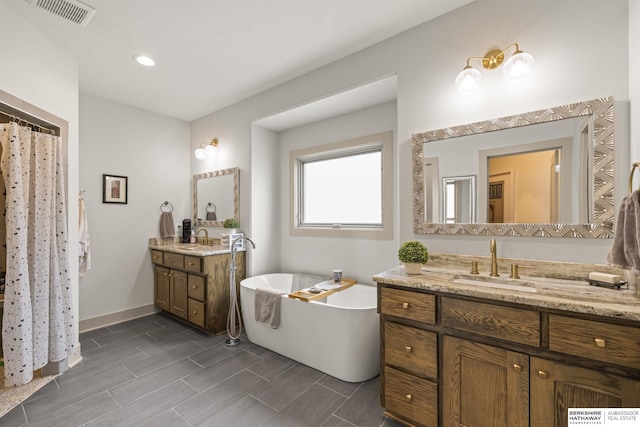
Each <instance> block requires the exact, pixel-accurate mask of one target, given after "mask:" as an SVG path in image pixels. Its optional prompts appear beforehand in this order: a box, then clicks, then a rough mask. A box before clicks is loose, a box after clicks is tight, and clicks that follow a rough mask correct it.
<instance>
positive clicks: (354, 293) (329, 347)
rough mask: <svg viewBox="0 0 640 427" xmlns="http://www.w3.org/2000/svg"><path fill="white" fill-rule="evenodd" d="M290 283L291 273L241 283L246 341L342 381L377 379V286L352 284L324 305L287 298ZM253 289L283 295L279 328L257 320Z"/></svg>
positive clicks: (292, 280) (321, 301)
mask: <svg viewBox="0 0 640 427" xmlns="http://www.w3.org/2000/svg"><path fill="white" fill-rule="evenodd" d="M321 281H323V279H319V280H317V282H316V283H318V282H321ZM293 282H294V275H293V274H286V273H276V274H264V275H261V276H254V277H250V278H247V279H244V280H243V281H242V282H241V283H240V304H241V306H242V319H243V323H244V326H245V330H246V332H247V336H248V338H249V341H251V342H252V343H254V344H257V345H259V346H261V347H265V348H268V349H269V350H272V351H275V352H276V353H279V354H281V355H283V356H286V357H288V358H290V359H293V360H295V361H297V362H300V363H303V364H305V365H307V366H310V367H312V368H315V369H317V370H319V371H322V372H324V373H326V374H329V375H331V376H332V377H335V378H338V379H341V380H343V381H348V382H361V381H366V380H369V379H371V378H374V377H375V376H377V375H378V373H379V372H380V347H379V345H380V326H379V315H378V313H377V308H376V307H377V293H376V292H377V291H376V287H375V286H368V285H362V284H355V285H353V286H352V287H350V288H348V289H345V290H344V291H341V292H336V293H334V294H332V295H330V296H329V297H327V298H326V299H325V300H320V301H310V302H305V301H301V300H297V299H291V298H289V297H288V294H289V292H290V291H291V290H292V284H293ZM311 284H313V283H310V284H309V285H308V286H311ZM308 286H304V287H308ZM256 288H271V289H278V290H280V291H282V292H283V293H284V295H283V296H282V299H281V306H280V325H279V326H278V328H276V329H273V328H270V327H268V326H266V325H263V324H261V323H257V322H256V321H255V313H254V301H255V299H254V297H255V289H256Z"/></svg>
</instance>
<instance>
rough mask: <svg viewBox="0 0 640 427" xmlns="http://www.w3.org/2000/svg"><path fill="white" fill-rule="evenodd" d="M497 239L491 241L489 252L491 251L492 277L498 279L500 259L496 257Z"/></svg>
mask: <svg viewBox="0 0 640 427" xmlns="http://www.w3.org/2000/svg"><path fill="white" fill-rule="evenodd" d="M496 249H497V248H496V239H491V244H490V245H489V250H490V251H491V274H489V276H491V277H498V276H500V274H498V258H497V255H496Z"/></svg>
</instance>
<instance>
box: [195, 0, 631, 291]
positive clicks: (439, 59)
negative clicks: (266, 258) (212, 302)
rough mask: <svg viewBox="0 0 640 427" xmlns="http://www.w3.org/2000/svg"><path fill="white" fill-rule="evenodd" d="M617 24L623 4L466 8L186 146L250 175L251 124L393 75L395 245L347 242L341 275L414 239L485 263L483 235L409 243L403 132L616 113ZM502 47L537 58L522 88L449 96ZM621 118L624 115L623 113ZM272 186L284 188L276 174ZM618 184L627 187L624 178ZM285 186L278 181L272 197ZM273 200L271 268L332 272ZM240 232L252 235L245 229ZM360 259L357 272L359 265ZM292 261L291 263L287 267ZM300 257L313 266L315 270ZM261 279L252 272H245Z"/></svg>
mask: <svg viewBox="0 0 640 427" xmlns="http://www.w3.org/2000/svg"><path fill="white" fill-rule="evenodd" d="M567 22H579V23H580V25H581V28H583V30H579V29H576V28H575V26H573V25H567ZM491 23H494V24H491ZM627 25H628V4H627V1H624V0H614V1H611V2H606V4H605V3H603V2H600V1H597V0H587V1H584V0H565V1H562V2H554V1H551V0H545V1H536V2H531V1H528V0H515V1H513V0H512V1H507V0H476V1H475V2H473V3H471V4H469V5H467V6H464V7H462V8H460V9H457V10H455V11H453V12H451V13H449V14H447V15H445V16H442V17H440V18H437V19H435V20H433V21H430V22H427V23H425V24H423V25H421V26H418V27H416V28H414V29H411V30H409V31H407V32H405V33H403V34H400V35H398V36H396V37H393V38H391V39H388V40H385V41H384V42H381V43H379V44H377V45H375V46H373V47H371V48H368V49H365V50H363V51H361V52H359V53H357V54H354V55H351V56H349V57H347V58H344V59H343V60H340V61H337V62H335V63H333V64H330V65H328V66H325V67H322V68H320V69H318V70H316V71H314V72H311V73H309V74H306V75H304V76H302V77H300V78H297V79H294V80H291V81H289V82H287V83H285V84H282V85H280V86H278V87H276V88H274V89H271V90H268V91H266V92H264V93H262V94H260V95H257V96H254V97H252V98H249V99H247V100H244V101H242V102H239V103H237V104H235V105H232V106H230V107H228V108H225V109H223V110H220V111H217V112H215V113H212V114H210V115H208V116H206V117H203V118H201V119H199V120H196V121H195V122H194V125H193V127H192V137H193V139H192V146H193V148H195V143H196V141H197V139H196V138H197V137H198V134H200V133H203V134H206V133H207V132H208V133H211V132H214V131H215V132H218V133H223V134H226V135H228V136H229V138H230V139H232V140H233V141H234V144H235V145H234V147H235V148H236V149H237V150H238V152H240V153H242V156H241V157H239V158H238V160H239V162H240V163H239V165H240V167H242V168H243V169H246V170H247V172H246V173H251V171H252V169H253V167H252V164H251V162H250V161H249V159H251V157H252V156H251V150H252V149H253V147H254V145H255V143H256V142H257V141H253V140H252V138H253V136H252V133H251V126H250V123H251V122H252V121H255V120H258V119H260V118H263V117H267V116H269V115H272V114H275V113H279V112H282V111H286V110H287V109H289V108H293V107H297V106H299V105H303V104H304V103H305V102H309V101H311V100H315V99H320V98H322V97H324V96H328V95H331V94H334V93H337V92H340V91H344V90H347V89H349V88H352V87H355V86H358V85H361V84H364V83H367V82H370V81H372V80H375V79H378V78H381V77H384V76H389V75H392V74H397V76H398V94H397V112H396V118H395V122H396V123H395V126H396V132H395V143H396V147H395V150H394V152H395V154H397V159H396V162H397V163H396V166H397V168H396V170H395V171H394V175H395V180H396V185H395V187H394V188H395V190H396V191H397V194H395V195H394V196H395V197H396V200H397V202H398V204H397V207H398V215H396V218H395V225H394V230H395V232H394V239H393V241H392V242H391V244H389V242H385V241H369V240H357V239H355V240H350V241H349V242H342V243H344V245H345V247H349V248H350V249H351V250H350V251H345V252H344V253H343V252H339V253H340V254H342V255H343V256H342V257H341V261H342V263H343V265H342V268H343V269H345V271H349V270H350V271H353V275H354V276H356V277H358V278H359V279H362V280H363V281H364V280H366V279H367V278H370V277H371V275H373V274H375V273H377V272H379V271H381V270H384V269H386V268H388V267H390V266H393V265H397V263H398V262H397V260H396V259H395V253H394V252H395V251H394V250H392V248H397V246H398V245H399V244H400V243H401V242H402V241H405V240H409V239H413V238H418V239H419V240H422V241H424V243H425V244H426V245H427V247H428V248H429V249H430V250H431V251H435V252H448V253H460V254H472V255H473V254H480V255H486V254H488V252H489V248H488V246H489V244H488V239H486V238H480V237H462V236H431V235H428V236H425V235H417V236H416V235H414V234H413V230H412V205H411V195H412V188H411V149H410V148H411V135H412V134H413V133H416V132H422V131H426V130H430V129H437V128H441V127H446V126H452V125H456V124H463V123H470V122H474V121H480V120H486V119H490V118H493V117H500V116H504V115H508V114H511V113H521V112H526V111H532V110H535V109H541V108H545V107H551V106H556V105H562V104H565V103H571V102H576V101H581V100H587V99H592V98H598V97H606V96H613V97H614V98H615V99H616V100H617V101H618V105H619V106H622V107H624V106H625V105H626V104H627V103H628V101H629V73H628V63H629V58H628V45H629V39H628V32H627ZM587 35H588V36H587ZM512 42H517V43H519V44H520V47H521V48H522V49H523V50H525V51H528V52H531V53H532V54H533V55H534V56H535V58H536V67H535V71H534V73H533V74H532V75H531V76H530V78H529V79H528V80H526V81H525V82H524V83H523V84H517V83H513V82H506V81H504V79H503V78H502V75H501V72H500V70H498V71H494V72H492V73H488V72H487V73H484V75H483V79H484V80H483V84H482V86H481V88H480V90H478V91H476V92H473V93H471V94H459V93H457V92H456V90H455V88H454V84H453V81H454V79H455V77H456V75H457V73H458V72H459V71H460V70H461V69H462V68H463V67H464V65H465V61H466V59H467V57H469V56H481V55H483V54H484V53H485V52H486V51H487V50H489V49H490V48H495V47H502V48H504V47H506V46H507V45H509V44H510V43H512ZM600 55H605V56H606V58H607V61H595V60H594V57H599V56H600ZM623 109H624V108H623ZM621 117H622V118H624V114H622V115H621ZM621 123H622V124H623V126H622V128H619V129H617V130H618V131H619V132H618V136H619V138H618V140H617V144H618V145H617V148H619V154H622V155H623V156H619V158H618V160H619V163H620V164H621V165H622V166H620V168H619V169H620V170H622V171H625V170H626V171H628V170H629V169H628V160H622V159H624V158H625V157H626V155H625V154H626V153H627V152H628V147H629V137H628V132H627V131H626V129H625V127H626V128H628V120H627V121H625V120H621ZM375 128H376V126H375V125H370V127H369V128H367V127H366V126H365V127H364V128H362V129H360V131H361V132H362V134H367V133H372V132H374V131H376V129H375ZM332 129H333V128H332V126H330V125H327V126H326V127H325V129H324V130H322V129H317V130H316V131H315V133H316V134H318V135H321V134H322V133H325V134H326V135H327V140H326V141H323V142H331V141H332V139H331V138H330V137H329V135H331V131H332ZM318 143H321V141H318ZM283 147H284V146H283ZM282 149H285V148H282ZM245 156H246V157H245ZM283 159H284V156H281V162H283V161H285V160H283ZM621 160H622V161H621ZM625 163H626V164H625ZM279 167H280V168H281V170H285V169H287V167H288V165H286V164H280V166H279ZM192 170H194V169H193V168H192ZM622 175H625V173H624V172H623V173H622ZM280 179H281V181H282V180H284V179H285V178H283V175H282V173H281V175H280ZM623 179H624V180H626V176H623ZM244 182H245V183H246V181H244ZM286 188H287V187H286V185H285V183H284V181H282V182H281V183H280V189H281V191H285V189H286ZM241 192H242V193H243V194H245V197H246V194H247V193H250V194H252V189H251V188H250V187H248V186H247V185H242V186H241ZM621 197H622V194H620V193H618V194H616V198H618V199H619V198H621ZM243 200H244V199H243ZM280 200H281V203H280V204H279V205H278V206H277V207H276V206H274V207H273V209H279V210H280V212H281V215H280V216H281V221H280V224H279V230H278V233H279V236H280V241H281V245H280V247H279V257H278V259H279V263H278V266H279V267H281V268H283V269H295V270H299V269H301V268H303V267H304V268H305V269H306V268H313V269H314V270H318V271H320V270H322V271H324V270H326V269H327V268H333V267H331V266H332V265H334V260H333V259H332V254H331V251H330V250H328V249H329V248H330V247H332V246H331V244H332V243H334V242H331V241H330V240H327V239H304V238H293V237H291V236H289V234H288V227H285V226H284V224H285V222H284V220H283V216H284V215H282V212H283V211H286V210H288V205H285V204H286V203H287V200H288V195H286V194H281V195H280ZM264 209H265V206H262V205H261V206H259V207H258V206H256V205H255V203H253V200H252V201H251V206H250V207H249V209H247V205H246V204H244V205H243V208H242V215H243V216H249V217H251V216H252V215H257V214H258V213H257V211H258V210H259V212H260V214H264ZM245 231H246V232H248V233H249V234H252V232H253V230H251V229H248V230H247V229H245ZM256 231H257V230H256ZM256 243H257V244H260V243H261V242H256ZM610 244H611V241H609V240H582V239H581V240H572V239H553V240H547V239H531V238H499V239H498V255H499V256H506V255H507V254H508V255H509V256H512V257H520V258H529V259H551V260H559V261H578V262H595V263H603V262H604V261H605V257H606V253H607V252H608V249H609V246H610ZM290 248H295V250H292V249H290ZM302 254H304V256H303V255H302ZM363 254H365V255H364V256H365V258H366V259H367V262H366V263H362V262H361V259H360V258H361V257H362V256H363ZM251 256H252V257H253V258H254V260H256V262H255V265H256V266H257V265H263V263H258V262H257V261H258V259H259V258H260V257H261V256H263V255H262V254H261V252H260V251H259V250H256V251H255V252H253V253H252V255H251ZM293 259H295V260H296V262H293V261H290V260H293ZM310 260H314V263H313V265H310V264H311V263H310ZM323 260H324V261H323ZM265 264H266V263H265ZM260 272H262V269H259V270H258V269H256V270H255V271H252V272H251V273H252V274H258V273H260Z"/></svg>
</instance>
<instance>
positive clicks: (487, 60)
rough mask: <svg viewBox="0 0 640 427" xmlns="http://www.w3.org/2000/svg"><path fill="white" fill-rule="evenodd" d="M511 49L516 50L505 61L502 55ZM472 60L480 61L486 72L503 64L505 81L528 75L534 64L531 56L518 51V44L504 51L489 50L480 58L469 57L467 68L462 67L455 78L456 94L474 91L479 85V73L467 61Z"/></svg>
mask: <svg viewBox="0 0 640 427" xmlns="http://www.w3.org/2000/svg"><path fill="white" fill-rule="evenodd" d="M512 47H515V48H516V50H515V52H514V53H513V55H511V56H510V57H509V58H508V59H507V60H506V61H505V60H504V55H505V53H506V52H507V51H508V50H509V49H511V48H512ZM472 59H477V60H480V61H482V66H483V67H484V68H486V69H487V70H493V69H495V68H498V67H499V66H500V65H502V63H503V62H504V68H503V69H502V73H503V74H504V78H505V79H507V80H513V79H519V78H522V77H525V76H527V75H529V73H530V72H531V68H532V67H533V64H534V62H535V61H534V60H533V56H531V55H530V54H528V53H525V52H523V51H521V50H520V48H519V47H518V43H513V44H511V45H509V46H508V47H507V48H506V49H504V50H498V49H493V50H490V51H489V52H487V53H486V54H485V55H484V56H482V57H479V56H471V57H469V58H467V66H466V67H464V68H463V69H462V71H461V72H460V74H458V77H456V89H458V92H466V91H469V90H472V89H475V88H476V87H478V85H479V84H480V78H481V74H480V71H478V70H477V69H475V68H473V67H472V66H471V65H469V61H471V60H472Z"/></svg>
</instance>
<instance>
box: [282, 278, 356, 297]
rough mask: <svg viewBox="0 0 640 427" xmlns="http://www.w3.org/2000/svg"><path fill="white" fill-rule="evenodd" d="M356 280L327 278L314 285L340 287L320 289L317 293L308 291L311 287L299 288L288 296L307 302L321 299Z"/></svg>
mask: <svg viewBox="0 0 640 427" xmlns="http://www.w3.org/2000/svg"><path fill="white" fill-rule="evenodd" d="M357 282H358V281H357V280H352V279H342V282H340V283H336V282H334V281H333V280H327V281H326V282H320V283H318V284H316V285H314V286H318V287H321V286H323V285H340V287H339V288H335V289H329V290H326V291H320V292H318V293H314V292H310V291H309V289H311V288H306V289H301V290H299V291H296V292H292V293H290V294H289V298H294V299H299V300H301V301H304V302H309V301H313V300H316V299H322V298H326V297H328V296H329V295H331V294H333V293H336V292H340V291H344V290H345V289H347V288H350V287H351V286H353V285H355V284H356V283H357Z"/></svg>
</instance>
